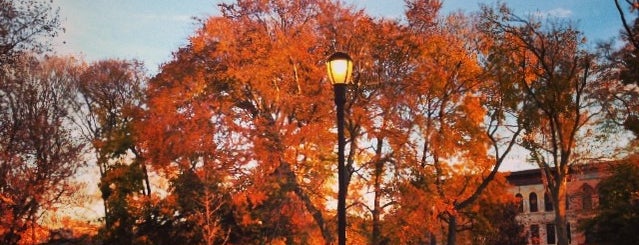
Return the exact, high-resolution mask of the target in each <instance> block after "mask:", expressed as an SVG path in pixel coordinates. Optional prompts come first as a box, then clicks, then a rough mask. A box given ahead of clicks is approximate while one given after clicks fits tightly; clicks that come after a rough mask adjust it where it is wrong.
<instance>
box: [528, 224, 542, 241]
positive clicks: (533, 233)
mask: <svg viewBox="0 0 639 245" xmlns="http://www.w3.org/2000/svg"><path fill="white" fill-rule="evenodd" d="M530 243H531V244H540V243H541V241H539V225H531V226H530Z"/></svg>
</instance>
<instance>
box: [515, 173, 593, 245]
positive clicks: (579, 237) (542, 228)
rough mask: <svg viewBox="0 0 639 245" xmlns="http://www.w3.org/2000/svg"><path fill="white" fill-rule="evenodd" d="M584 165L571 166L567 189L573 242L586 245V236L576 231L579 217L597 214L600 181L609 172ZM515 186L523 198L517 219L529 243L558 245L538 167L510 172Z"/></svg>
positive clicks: (518, 194) (548, 202) (569, 226)
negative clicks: (526, 233) (522, 226)
mask: <svg viewBox="0 0 639 245" xmlns="http://www.w3.org/2000/svg"><path fill="white" fill-rule="evenodd" d="M597 166H601V165H584V166H581V167H579V168H572V169H571V171H570V176H569V181H568V190H567V195H568V198H567V211H566V213H567V218H568V228H569V232H568V234H569V239H570V241H571V244H586V236H585V235H584V234H583V232H579V231H578V230H577V226H578V224H579V220H581V219H583V218H587V217H592V216H593V215H594V211H595V207H596V206H597V205H598V197H597V191H596V190H597V184H598V183H599V181H600V180H601V179H602V178H603V177H604V176H605V173H606V171H603V170H602V168H600V167H597ZM507 180H508V182H509V183H510V184H511V185H512V186H513V187H512V188H511V191H512V193H513V195H515V196H516V197H517V198H520V214H519V215H518V216H517V220H518V221H519V222H520V223H521V224H523V225H524V227H525V230H526V231H527V232H528V238H529V239H528V244H540V245H543V244H556V243H557V238H556V232H555V223H554V222H555V213H554V209H553V205H552V202H551V199H550V196H549V193H547V192H546V189H545V187H544V185H543V184H542V175H541V171H540V170H539V169H533V170H523V171H517V172H511V173H510V175H509V176H508V177H507Z"/></svg>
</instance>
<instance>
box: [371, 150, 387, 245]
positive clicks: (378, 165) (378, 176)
mask: <svg viewBox="0 0 639 245" xmlns="http://www.w3.org/2000/svg"><path fill="white" fill-rule="evenodd" d="M382 145H383V140H382V139H377V150H376V151H377V152H376V154H377V160H376V161H375V169H374V171H375V176H374V177H375V180H374V183H373V185H374V188H375V197H374V199H373V212H372V213H373V234H372V240H371V244H373V245H378V244H380V242H381V237H382V236H381V224H380V215H381V204H380V200H381V197H382V187H381V186H382V173H384V161H383V160H381V154H382Z"/></svg>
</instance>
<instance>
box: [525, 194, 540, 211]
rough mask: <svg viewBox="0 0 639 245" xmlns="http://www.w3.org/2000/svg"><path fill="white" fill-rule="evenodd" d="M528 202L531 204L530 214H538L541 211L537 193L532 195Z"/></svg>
mask: <svg viewBox="0 0 639 245" xmlns="http://www.w3.org/2000/svg"><path fill="white" fill-rule="evenodd" d="M528 199H529V200H528V201H529V202H530V212H537V211H539V209H538V208H537V193H534V192H532V193H530V196H529V197H528Z"/></svg>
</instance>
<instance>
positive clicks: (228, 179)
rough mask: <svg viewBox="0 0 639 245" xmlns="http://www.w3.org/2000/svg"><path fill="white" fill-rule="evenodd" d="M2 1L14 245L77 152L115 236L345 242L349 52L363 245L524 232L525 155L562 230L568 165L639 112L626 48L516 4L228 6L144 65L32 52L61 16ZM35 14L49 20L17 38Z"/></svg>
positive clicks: (5, 191)
mask: <svg viewBox="0 0 639 245" xmlns="http://www.w3.org/2000/svg"><path fill="white" fill-rule="evenodd" d="M0 3H1V4H2V6H3V10H2V11H3V12H0V13H2V14H3V15H4V16H8V17H7V18H4V19H2V22H0V24H2V25H3V26H2V28H3V29H0V34H2V35H3V36H2V38H3V39H2V40H3V43H0V45H3V46H0V48H2V50H0V51H2V52H3V54H2V55H3V56H2V57H3V58H2V59H4V60H3V73H1V74H0V75H1V76H2V77H1V78H2V81H0V109H2V110H0V143H1V144H0V212H1V213H0V215H2V217H3V219H2V220H1V221H0V239H3V240H2V242H4V243H8V244H12V243H18V242H24V241H25V240H24V239H22V237H23V236H24V235H25V231H26V230H27V229H28V228H30V227H35V225H36V224H37V223H38V222H39V221H38V217H39V215H40V214H42V212H44V211H45V210H46V209H47V208H48V207H50V206H52V205H53V204H55V203H56V202H57V200H59V197H60V196H61V195H62V194H64V193H68V192H69V191H71V190H73V189H72V188H71V186H70V185H69V182H68V181H69V178H70V177H71V176H72V175H73V173H74V171H75V169H76V167H77V166H78V163H79V162H81V161H80V160H81V158H80V157H81V156H82V157H85V158H87V159H88V161H87V162H88V163H89V164H88V166H89V167H91V168H96V169H97V170H96V171H97V172H98V174H99V176H98V177H96V181H94V182H92V183H91V184H95V185H97V186H98V189H99V192H100V194H99V195H98V196H99V197H101V199H102V202H103V206H104V218H103V219H102V220H101V221H103V223H101V226H102V227H101V228H100V231H99V233H98V234H97V236H96V239H97V240H99V241H100V242H103V243H105V244H171V243H172V242H175V241H180V242H182V243H185V244H332V243H334V242H335V241H336V239H337V237H336V236H335V235H334V234H336V232H335V231H336V230H337V221H336V220H337V218H336V210H335V208H334V207H333V206H334V203H335V199H336V198H335V197H336V192H337V191H336V190H335V189H336V188H335V186H336V182H337V176H336V172H337V171H336V167H337V166H336V162H337V159H336V157H337V156H336V154H335V150H336V149H335V148H336V141H337V139H336V135H335V132H336V128H335V122H334V120H335V108H334V107H335V106H334V101H333V96H334V95H333V89H332V85H331V84H330V82H329V81H328V80H327V79H326V74H325V72H326V69H325V65H324V61H325V59H326V57H327V56H328V55H330V54H331V53H333V52H335V51H344V52H347V53H349V54H350V55H351V56H352V57H353V58H354V62H355V64H354V68H355V69H354V73H353V84H350V85H348V87H347V91H348V92H347V94H346V105H345V112H346V113H345V114H346V115H345V116H346V118H345V132H346V135H345V136H346V167H347V187H348V190H349V191H348V196H347V214H348V225H347V234H348V242H349V243H352V244H375V245H377V244H428V243H430V244H439V243H445V244H450V245H452V244H457V243H466V242H467V243H475V244H525V242H526V236H525V232H524V231H523V228H522V226H521V225H518V224H517V223H516V220H515V216H516V215H517V212H516V211H517V210H516V208H515V206H514V202H515V199H514V197H513V196H512V195H511V194H510V193H509V188H510V186H509V185H508V183H507V182H506V180H505V178H504V175H503V174H502V173H499V170H500V167H501V166H502V165H503V164H504V161H506V159H508V158H509V156H510V153H511V152H512V151H513V149H514V148H515V147H517V146H521V147H523V148H524V149H526V150H527V152H529V153H530V159H529V160H531V161H533V162H535V163H537V164H538V166H539V167H540V168H541V169H542V171H543V176H544V183H545V184H546V185H547V188H548V190H549V191H550V193H551V194H552V195H551V198H552V203H553V204H554V205H555V206H554V210H555V211H556V212H557V213H556V214H557V215H556V216H557V220H556V221H555V223H557V224H565V223H566V212H565V211H566V210H565V191H566V185H567V179H568V169H569V167H570V166H571V165H573V164H577V163H582V162H583V161H586V160H588V159H590V158H595V157H600V156H603V155H600V154H602V152H598V151H592V150H593V149H594V148H597V146H599V144H604V143H605V142H606V140H607V139H608V138H607V137H606V136H607V134H608V133H610V132H614V131H621V130H622V129H621V128H617V126H620V125H622V122H624V121H627V120H626V119H632V115H634V114H633V113H636V111H633V110H634V108H636V107H635V106H636V103H637V101H636V97H633V96H634V94H633V93H632V90H631V89H628V86H625V87H624V86H623V85H624V82H625V83H626V84H629V86H632V83H633V82H627V81H626V80H628V79H629V77H628V76H630V75H632V74H631V72H630V71H631V70H630V68H628V66H625V68H624V66H621V65H622V64H626V65H627V64H630V63H631V60H632V57H631V56H632V55H630V56H628V55H625V56H624V55H622V54H623V53H624V52H625V51H624V50H626V49H628V50H634V49H632V47H631V46H628V45H627V46H626V47H624V49H622V50H619V51H615V52H613V51H612V48H609V49H608V51H609V52H608V53H596V52H598V51H603V50H605V49H603V48H602V49H601V50H589V49H587V48H586V42H585V39H584V38H583V36H582V34H581V32H580V31H579V30H577V29H576V28H575V27H573V26H572V25H570V24H569V23H563V22H553V21H552V20H545V19H543V20H542V19H538V18H535V17H534V16H530V17H519V16H516V15H514V14H513V12H512V10H511V9H509V8H508V7H507V6H505V5H496V6H483V7H482V9H481V11H480V12H478V13H471V14H463V13H451V14H449V15H447V16H444V15H442V14H441V13H440V12H439V11H440V8H441V5H442V3H441V1H437V0H407V1H405V5H406V9H405V18H404V19H401V20H391V19H386V18H374V17H371V16H369V15H368V14H366V13H365V12H364V11H362V10H358V9H355V8H354V7H352V6H348V5H346V4H344V3H342V2H336V1H330V0H320V1H306V0H295V1H284V0H268V1H245V0H239V1H234V2H225V3H222V4H220V5H219V7H220V13H221V14H220V15H219V16H211V17H209V18H206V19H202V20H201V22H199V23H198V24H199V28H198V29H197V30H196V32H195V33H193V34H192V36H191V37H189V43H188V45H185V46H184V47H181V48H180V49H179V50H176V51H175V52H174V55H173V59H172V60H170V61H169V62H167V63H165V64H163V65H162V66H161V68H160V71H159V73H158V74H156V75H154V76H153V77H149V76H147V75H146V71H145V69H144V65H143V64H142V63H141V62H138V61H135V60H118V59H109V60H100V61H95V62H92V63H83V62H81V61H78V60H75V59H73V58H59V57H50V58H38V57H33V56H34V55H37V54H38V53H39V52H40V51H44V50H46V45H43V44H40V43H37V42H35V41H34V40H36V39H33V38H35V37H36V36H39V35H54V34H55V33H56V30H57V28H58V24H57V18H56V17H55V16H56V15H55V14H54V12H51V11H52V9H51V8H48V5H38V4H39V3H36V2H31V1H26V2H25V3H24V4H21V5H15V4H13V3H12V2H10V1H9V2H7V1H2V0H0ZM4 6H7V8H4ZM38 6H41V7H42V8H40V7H38ZM633 6H634V5H633ZM49 14H52V15H51V16H50V15H49ZM33 15H37V16H41V15H42V16H44V17H43V18H42V19H38V20H37V21H33V22H31V23H32V24H33V25H34V26H32V27H29V28H27V30H29V32H21V31H16V30H14V29H15V28H18V29H19V27H18V25H19V24H21V23H26V22H25V21H23V20H27V19H29V18H32V17H33ZM9 17H11V18H9ZM339 30H349V32H344V31H339ZM633 30H634V29H632V28H630V30H627V32H628V33H632V32H633ZM21 35H23V36H21ZM5 40H6V41H5ZM624 40H626V39H624ZM631 40H632V38H628V39H627V41H628V43H629V45H630V44H631ZM9 43H11V44H9ZM603 46H605V45H602V47H603ZM6 47H9V48H6ZM23 53H31V55H25V54H23ZM613 53H614V55H612V54H613ZM605 54H610V57H606V56H605ZM626 54H628V53H626ZM630 54H632V52H631V53H630ZM629 57H630V58H629ZM9 58H10V59H9ZM605 58H610V59H605ZM5 60H6V62H5ZM8 60H11V63H9V62H8ZM619 61H625V63H623V62H621V63H620V62H619ZM9 64H10V65H9ZM620 81H622V82H620ZM628 81H630V80H628ZM610 119H612V120H610ZM606 120H608V121H606ZM597 129H605V130H597ZM83 150H87V151H83ZM80 153H90V154H84V155H80ZM82 160H84V159H82ZM522 161H523V160H522ZM614 179H615V178H611V180H608V181H610V183H608V182H604V183H602V184H603V186H602V188H604V187H606V186H608V184H610V186H615V187H616V184H618V181H615V180H614ZM26 183H29V185H26ZM611 205H612V204H611ZM613 206H614V205H613ZM603 208H604V207H602V209H603ZM604 211H605V210H604ZM557 228H558V230H557V234H558V237H559V243H560V244H566V243H567V230H566V226H564V225H558V226H557ZM33 230H35V229H33Z"/></svg>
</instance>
